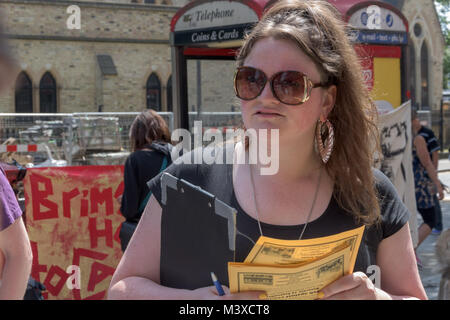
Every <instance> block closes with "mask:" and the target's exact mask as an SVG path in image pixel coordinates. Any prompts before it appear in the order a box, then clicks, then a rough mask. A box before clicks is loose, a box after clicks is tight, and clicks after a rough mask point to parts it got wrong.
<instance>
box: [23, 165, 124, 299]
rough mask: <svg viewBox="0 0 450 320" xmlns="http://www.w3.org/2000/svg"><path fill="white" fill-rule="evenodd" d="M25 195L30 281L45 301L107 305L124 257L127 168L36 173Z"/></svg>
mask: <svg viewBox="0 0 450 320" xmlns="http://www.w3.org/2000/svg"><path fill="white" fill-rule="evenodd" d="M24 190H25V201H26V215H27V229H28V234H29V238H30V241H31V246H32V250H33V266H32V272H31V276H32V277H33V278H35V279H36V280H38V281H40V282H41V283H43V284H44V285H45V286H46V288H47V291H46V292H45V296H44V298H46V299H49V300H52V299H75V300H80V299H104V298H105V297H106V292H107V289H108V287H109V283H110V281H111V277H112V275H113V273H114V271H115V268H116V266H117V264H118V263H119V261H120V258H121V255H122V252H121V248H120V240H119V230H120V226H121V223H122V222H123V221H124V218H123V217H122V215H121V214H120V204H119V203H118V202H117V201H116V198H117V197H118V196H119V195H121V194H122V193H123V166H79V167H51V168H32V169H28V170H27V175H26V177H25V180H24Z"/></svg>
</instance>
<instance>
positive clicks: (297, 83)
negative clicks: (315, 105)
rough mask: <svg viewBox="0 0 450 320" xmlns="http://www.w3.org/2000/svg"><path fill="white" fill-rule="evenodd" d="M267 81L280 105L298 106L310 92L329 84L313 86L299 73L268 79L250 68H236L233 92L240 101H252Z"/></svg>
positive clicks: (278, 75)
mask: <svg viewBox="0 0 450 320" xmlns="http://www.w3.org/2000/svg"><path fill="white" fill-rule="evenodd" d="M267 81H269V83H270V88H271V90H272V94H273V96H274V97H275V98H277V99H278V100H279V101H280V102H281V103H284V104H288V105H300V104H302V103H305V102H306V101H308V99H309V97H310V96H311V90H312V89H314V88H318V87H326V86H329V84H322V83H317V84H314V83H313V82H312V81H311V80H310V79H309V78H308V76H306V75H305V74H303V73H301V72H299V71H280V72H277V73H275V74H274V75H273V76H272V77H271V78H270V79H268V78H267V76H266V74H265V73H264V72H263V71H261V70H259V69H256V68H252V67H238V68H237V69H236V72H235V74H234V91H235V93H236V96H237V97H238V98H240V99H242V100H253V99H255V98H256V97H258V96H259V95H260V94H261V93H262V92H263V90H264V87H265V86H266V83H267Z"/></svg>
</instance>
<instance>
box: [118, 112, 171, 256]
mask: <svg viewBox="0 0 450 320" xmlns="http://www.w3.org/2000/svg"><path fill="white" fill-rule="evenodd" d="M170 142H171V141H170V133H169V128H168V127H167V124H166V122H165V121H164V119H163V118H162V117H161V116H160V115H159V114H157V113H156V112H155V111H154V110H151V109H148V110H145V111H143V112H142V113H141V114H140V115H138V116H137V117H136V119H135V120H134V121H133V123H132V125H131V128H130V144H131V151H132V153H131V154H130V155H129V157H128V158H127V161H126V162H125V169H124V185H125V187H124V192H123V195H122V198H121V207H120V211H121V212H122V214H123V216H124V217H125V218H126V221H127V223H125V224H124V225H123V227H122V230H121V235H120V238H121V243H122V250H123V251H125V249H126V246H127V244H128V241H129V238H130V237H131V234H132V232H133V231H134V227H135V225H136V224H137V222H138V221H139V219H140V218H141V215H142V212H143V211H144V208H145V205H146V204H147V201H148V199H149V198H150V197H149V192H150V191H149V189H148V186H147V182H148V181H149V180H150V179H152V178H153V177H154V176H156V175H157V174H158V173H159V172H160V171H162V170H163V169H165V168H166V167H167V166H168V165H170V164H171V163H172V161H171V156H170V149H169V147H170V146H171V145H170Z"/></svg>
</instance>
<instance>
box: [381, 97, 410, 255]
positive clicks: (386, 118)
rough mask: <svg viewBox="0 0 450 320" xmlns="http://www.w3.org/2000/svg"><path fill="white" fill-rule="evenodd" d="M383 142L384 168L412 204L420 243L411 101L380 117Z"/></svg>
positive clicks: (382, 163)
mask: <svg viewBox="0 0 450 320" xmlns="http://www.w3.org/2000/svg"><path fill="white" fill-rule="evenodd" d="M378 129H379V131H380V143H381V151H382V153H383V160H382V162H381V168H380V170H381V171H382V172H383V173H384V174H385V175H386V176H387V177H388V178H389V179H390V180H391V181H392V183H393V184H394V186H395V188H396V189H397V193H398V195H399V196H400V199H401V200H402V201H403V203H404V204H405V205H406V206H407V207H408V210H409V212H410V213H411V217H410V219H409V228H410V230H411V238H412V241H413V244H414V247H415V246H416V245H417V240H418V233H417V232H418V231H417V207H416V194H415V191H414V173H413V168H412V143H413V142H412V141H413V136H412V130H411V101H407V102H405V103H404V104H402V105H401V106H399V107H398V108H396V109H394V110H393V111H390V112H388V113H384V114H381V115H380V116H379V126H378Z"/></svg>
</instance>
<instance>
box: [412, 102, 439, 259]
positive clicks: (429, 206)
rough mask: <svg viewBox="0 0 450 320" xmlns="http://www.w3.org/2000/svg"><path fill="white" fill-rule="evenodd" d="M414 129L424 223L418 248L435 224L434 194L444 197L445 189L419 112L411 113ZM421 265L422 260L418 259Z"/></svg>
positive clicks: (419, 204)
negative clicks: (421, 129)
mask: <svg viewBox="0 0 450 320" xmlns="http://www.w3.org/2000/svg"><path fill="white" fill-rule="evenodd" d="M411 126H412V130H413V135H414V140H413V170H414V183H415V190H416V206H417V210H418V211H419V213H420V215H421V216H422V219H423V223H422V224H421V225H420V227H419V239H418V242H417V247H416V249H417V248H418V247H419V246H420V244H421V243H422V242H423V241H424V240H425V239H426V238H427V237H428V235H429V234H430V233H431V230H433V228H434V226H435V220H436V219H435V216H436V215H435V210H436V209H435V202H434V195H435V194H436V193H438V194H439V196H438V199H439V200H442V199H444V191H443V188H442V185H441V182H440V181H439V178H438V175H437V171H436V168H435V166H434V165H433V162H432V160H431V157H430V153H429V152H428V149H427V143H426V141H425V138H424V137H423V136H422V135H420V134H419V131H420V128H421V127H422V125H421V124H420V121H419V118H418V116H417V112H415V111H413V112H412V115H411ZM417 262H418V263H419V265H420V260H419V259H417Z"/></svg>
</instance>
